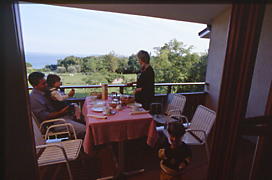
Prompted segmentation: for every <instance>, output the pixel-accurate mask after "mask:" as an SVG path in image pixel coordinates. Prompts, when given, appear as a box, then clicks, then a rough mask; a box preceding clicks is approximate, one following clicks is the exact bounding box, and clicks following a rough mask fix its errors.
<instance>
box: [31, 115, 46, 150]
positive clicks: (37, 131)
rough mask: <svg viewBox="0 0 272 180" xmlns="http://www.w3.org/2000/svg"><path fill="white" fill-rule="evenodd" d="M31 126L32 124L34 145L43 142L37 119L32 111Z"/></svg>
mask: <svg viewBox="0 0 272 180" xmlns="http://www.w3.org/2000/svg"><path fill="white" fill-rule="evenodd" d="M32 126H33V132H34V136H35V144H36V146H38V145H43V144H45V139H44V138H43V135H42V133H41V131H40V129H39V127H38V124H37V119H36V117H35V115H34V114H33V113H32Z"/></svg>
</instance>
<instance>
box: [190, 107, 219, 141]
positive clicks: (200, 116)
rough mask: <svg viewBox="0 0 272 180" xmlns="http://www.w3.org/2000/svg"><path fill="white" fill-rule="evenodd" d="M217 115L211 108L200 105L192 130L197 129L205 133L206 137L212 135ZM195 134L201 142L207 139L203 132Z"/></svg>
mask: <svg viewBox="0 0 272 180" xmlns="http://www.w3.org/2000/svg"><path fill="white" fill-rule="evenodd" d="M215 117H216V113H215V112H214V111H212V110H210V109H209V108H207V107H205V106H202V105H199V106H198V107H197V109H196V111H195V113H194V116H193V118H192V121H191V125H190V127H189V128H190V129H193V130H195V129H197V130H203V131H205V133H206V135H207V136H208V134H209V133H210V131H211V129H212V126H213V124H214V121H215ZM194 134H195V135H196V136H197V137H199V138H200V139H201V140H204V139H205V136H204V134H203V133H201V132H194Z"/></svg>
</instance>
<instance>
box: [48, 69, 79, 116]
mask: <svg viewBox="0 0 272 180" xmlns="http://www.w3.org/2000/svg"><path fill="white" fill-rule="evenodd" d="M46 81H47V84H48V87H49V88H48V94H47V95H48V96H49V97H50V99H51V102H52V105H53V106H54V108H55V109H56V110H61V109H63V108H64V107H66V106H70V108H69V112H70V114H71V115H75V116H76V119H78V120H79V119H80V114H81V112H80V108H79V107H78V106H77V104H75V103H72V104H71V103H69V102H67V101H66V99H68V98H69V97H73V96H74V94H75V90H74V89H72V90H71V91H70V92H69V93H68V94H64V93H63V92H61V91H59V88H60V86H61V85H62V82H61V79H60V77H59V76H58V75H55V74H49V75H48V76H47V80H46Z"/></svg>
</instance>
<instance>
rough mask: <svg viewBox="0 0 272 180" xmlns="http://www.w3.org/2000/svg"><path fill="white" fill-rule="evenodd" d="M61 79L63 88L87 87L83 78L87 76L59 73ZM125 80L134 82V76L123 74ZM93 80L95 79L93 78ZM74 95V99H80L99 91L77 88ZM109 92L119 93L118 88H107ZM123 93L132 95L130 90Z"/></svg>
mask: <svg viewBox="0 0 272 180" xmlns="http://www.w3.org/2000/svg"><path fill="white" fill-rule="evenodd" d="M58 75H59V76H60V77H61V81H62V84H63V86H72V85H87V84H86V83H85V82H84V80H83V79H84V78H86V77H87V76H88V75H84V74H81V73H75V74H69V73H61V74H58ZM124 76H125V80H124V82H131V81H135V80H136V74H125V75H124ZM93 78H95V77H93ZM69 91H70V90H69V89H67V90H66V91H65V92H66V93H68V92H69ZM75 91H76V94H75V96H74V97H77V98H80V97H86V96H88V95H89V94H90V92H94V91H101V89H99V88H95V89H90V88H86V89H83V88H78V89H75ZM111 92H119V88H109V93H111ZM125 93H129V94H130V93H132V88H131V87H129V88H125Z"/></svg>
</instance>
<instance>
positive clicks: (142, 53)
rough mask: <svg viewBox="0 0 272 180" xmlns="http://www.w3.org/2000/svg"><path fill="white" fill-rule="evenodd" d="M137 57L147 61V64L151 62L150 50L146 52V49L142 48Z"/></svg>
mask: <svg viewBox="0 0 272 180" xmlns="http://www.w3.org/2000/svg"><path fill="white" fill-rule="evenodd" d="M137 57H138V59H140V60H141V61H143V62H145V63H146V64H149V61H150V56H149V54H148V52H146V51H144V50H140V51H139V52H138V53H137Z"/></svg>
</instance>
